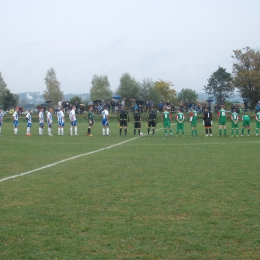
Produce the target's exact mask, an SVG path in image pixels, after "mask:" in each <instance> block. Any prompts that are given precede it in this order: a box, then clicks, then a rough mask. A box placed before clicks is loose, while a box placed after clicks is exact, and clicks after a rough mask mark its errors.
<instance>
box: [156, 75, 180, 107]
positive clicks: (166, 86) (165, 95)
mask: <svg viewBox="0 0 260 260" xmlns="http://www.w3.org/2000/svg"><path fill="white" fill-rule="evenodd" d="M172 86H173V83H171V82H168V81H164V80H161V79H160V80H159V81H156V82H155V89H156V90H157V91H158V92H159V93H160V94H161V96H162V99H165V100H169V101H170V102H171V103H172V104H173V103H176V101H177V98H176V95H177V93H176V91H175V89H171V87H172Z"/></svg>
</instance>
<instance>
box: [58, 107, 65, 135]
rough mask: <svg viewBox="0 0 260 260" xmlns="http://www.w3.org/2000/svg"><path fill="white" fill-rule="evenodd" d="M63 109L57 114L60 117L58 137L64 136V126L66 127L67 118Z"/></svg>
mask: <svg viewBox="0 0 260 260" xmlns="http://www.w3.org/2000/svg"><path fill="white" fill-rule="evenodd" d="M63 110H64V109H63V107H62V108H61V109H60V111H59V112H58V113H57V117H58V135H63V134H64V125H65V118H64V113H63Z"/></svg>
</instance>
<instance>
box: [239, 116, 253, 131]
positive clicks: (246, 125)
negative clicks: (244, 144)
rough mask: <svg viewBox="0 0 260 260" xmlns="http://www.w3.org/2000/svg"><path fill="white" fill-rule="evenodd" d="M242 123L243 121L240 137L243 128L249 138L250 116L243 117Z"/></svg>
mask: <svg viewBox="0 0 260 260" xmlns="http://www.w3.org/2000/svg"><path fill="white" fill-rule="evenodd" d="M242 121H243V128H242V135H241V136H244V131H245V128H247V136H250V128H251V124H250V116H249V115H243V116H242Z"/></svg>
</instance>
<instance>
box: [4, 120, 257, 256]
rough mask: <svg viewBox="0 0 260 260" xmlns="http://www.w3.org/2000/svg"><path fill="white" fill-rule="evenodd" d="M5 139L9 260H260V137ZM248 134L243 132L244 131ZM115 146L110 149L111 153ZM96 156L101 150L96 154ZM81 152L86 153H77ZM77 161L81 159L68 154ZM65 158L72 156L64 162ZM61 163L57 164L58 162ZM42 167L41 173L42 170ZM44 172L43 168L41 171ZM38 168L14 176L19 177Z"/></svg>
mask: <svg viewBox="0 0 260 260" xmlns="http://www.w3.org/2000/svg"><path fill="white" fill-rule="evenodd" d="M217 127H218V126H217V123H214V124H213V137H205V131H204V129H203V125H202V123H198V133H199V135H198V137H196V138H192V137H191V136H190V134H191V130H190V126H189V124H186V125H185V137H181V136H179V137H178V138H177V137H176V136H175V134H176V125H173V126H172V129H173V133H174V137H169V136H168V137H166V138H165V139H163V130H162V129H161V128H162V124H161V123H160V124H158V126H157V129H158V131H156V133H155V137H154V138H153V137H146V136H145V134H146V132H147V131H146V129H145V126H144V124H143V126H142V132H143V133H144V136H143V137H141V138H134V137H133V125H132V124H130V125H129V127H128V135H127V137H120V136H119V130H118V127H117V123H111V131H110V136H109V137H103V136H102V131H101V124H100V122H97V123H96V124H95V125H94V126H93V130H92V133H93V135H94V136H93V137H87V136H86V131H87V124H86V123H83V122H82V123H79V125H78V129H79V136H70V135H69V125H68V124H67V125H66V126H65V136H57V126H56V124H54V126H53V134H54V136H52V137H50V136H47V128H46V126H45V129H44V133H45V135H44V136H39V135H38V124H37V123H33V127H32V134H33V136H31V137H29V136H26V135H25V133H26V125H25V123H23V122H22V123H20V126H19V132H18V135H17V136H15V135H14V134H13V126H12V123H11V122H10V123H8V122H6V123H4V124H3V126H2V135H1V136H0V154H1V159H0V160H1V168H0V180H1V181H0V216H1V221H0V259H1V260H5V259H8V260H9V259H15V260H18V259H24V260H25V259H26V260H28V259H33V260H34V259H260V236H259V234H260V174H259V164H258V163H259V162H258V161H259V160H258V152H259V145H260V142H259V141H260V139H259V137H255V133H254V132H255V129H254V127H255V123H254V122H253V123H252V131H251V136H250V137H247V136H244V137H239V138H237V137H233V138H231V137H230V130H231V129H230V122H229V123H228V124H227V128H228V136H227V137H221V138H219V137H217V134H218V130H217ZM239 133H240V134H241V129H240V130H239ZM106 148H108V149H106ZM94 151H96V152H95V153H91V152H94ZM78 155H82V156H79V157H76V156H78ZM69 158H72V159H71V160H67V159H69ZM62 160H63V162H62ZM56 162H59V163H58V164H55V165H53V164H54V163H56ZM41 167H42V169H39V168H41ZM33 170H36V171H33ZM26 172H27V173H28V174H26V175H23V176H18V177H16V178H13V179H8V180H5V179H6V178H8V177H10V176H15V175H19V174H22V173H26Z"/></svg>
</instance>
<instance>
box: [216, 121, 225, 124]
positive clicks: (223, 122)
mask: <svg viewBox="0 0 260 260" xmlns="http://www.w3.org/2000/svg"><path fill="white" fill-rule="evenodd" d="M218 124H219V125H226V121H219V122H218Z"/></svg>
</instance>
